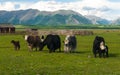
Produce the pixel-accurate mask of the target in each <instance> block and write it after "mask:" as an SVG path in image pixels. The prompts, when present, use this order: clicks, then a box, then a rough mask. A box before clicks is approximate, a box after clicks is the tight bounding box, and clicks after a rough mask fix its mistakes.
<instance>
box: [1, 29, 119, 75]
mask: <svg viewBox="0 0 120 75" xmlns="http://www.w3.org/2000/svg"><path fill="white" fill-rule="evenodd" d="M93 31H94V33H95V34H94V35H91V36H78V35H77V43H78V44H77V49H76V53H63V52H61V53H59V52H58V51H56V52H55V53H48V49H47V48H44V50H43V51H41V52H39V51H37V52H36V51H33V52H29V51H28V48H27V45H26V42H25V41H24V38H23V35H14V34H7V35H0V75H120V30H93ZM96 35H99V36H103V37H104V39H105V41H106V44H107V45H108V47H109V56H110V57H109V58H94V57H93V54H92V43H93V40H94V38H95V36H96ZM60 37H61V39H62V41H63V39H64V37H65V36H60ZM12 39H14V40H19V41H20V43H21V50H20V51H15V50H14V48H13V45H12V44H11V43H10V41H11V40H12ZM62 50H63V44H62Z"/></svg>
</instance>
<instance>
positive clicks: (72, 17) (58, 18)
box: [0, 9, 92, 25]
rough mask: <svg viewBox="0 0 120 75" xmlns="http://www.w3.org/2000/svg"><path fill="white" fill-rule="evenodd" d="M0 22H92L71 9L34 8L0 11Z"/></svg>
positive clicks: (30, 23)
mask: <svg viewBox="0 0 120 75" xmlns="http://www.w3.org/2000/svg"><path fill="white" fill-rule="evenodd" d="M0 23H13V24H25V25H63V24H73V25H76V24H92V22H91V21H90V20H89V19H87V18H85V17H84V16H82V15H81V14H79V13H77V12H74V11H71V10H59V11H55V12H46V11H38V10H35V9H28V10H18V11H0Z"/></svg>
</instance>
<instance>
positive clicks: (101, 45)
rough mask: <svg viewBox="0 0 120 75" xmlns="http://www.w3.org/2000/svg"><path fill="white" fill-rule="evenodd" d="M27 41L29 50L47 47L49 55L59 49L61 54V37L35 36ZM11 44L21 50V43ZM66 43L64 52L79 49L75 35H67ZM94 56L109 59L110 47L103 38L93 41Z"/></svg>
mask: <svg viewBox="0 0 120 75" xmlns="http://www.w3.org/2000/svg"><path fill="white" fill-rule="evenodd" d="M25 41H26V42H27V43H28V47H29V50H30V51H32V50H33V48H35V49H36V50H37V48H38V49H39V51H42V50H43V48H44V46H47V48H48V49H49V53H51V52H55V50H57V49H59V51H60V52H61V39H60V36H59V35H53V34H48V35H47V36H46V38H44V36H41V37H40V36H33V35H25ZM11 43H12V44H13V45H14V47H15V50H19V49H20V42H19V41H14V40H12V41H11ZM63 43H64V52H65V53H68V52H70V53H71V52H74V51H75V49H76V47H77V40H76V37H75V35H67V36H66V37H65V40H64V41H63ZM93 54H94V57H96V56H97V54H99V57H108V46H107V45H105V40H104V38H103V37H100V36H96V37H95V39H94V41H93Z"/></svg>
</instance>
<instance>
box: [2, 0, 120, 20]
mask: <svg viewBox="0 0 120 75" xmlns="http://www.w3.org/2000/svg"><path fill="white" fill-rule="evenodd" d="M112 1H113V0H112ZM119 5H120V2H111V1H109V0H76V1H75V2H73V1H69V2H66V1H65V2H63V1H58V0H36V1H35V2H30V1H29V2H27V1H25V2H15V1H14V2H10V1H9V0H7V2H2V3H0V10H8V11H11V10H20V9H23V10H24V9H30V8H32V9H38V10H40V11H56V10H60V9H64V10H74V11H76V12H79V13H80V14H82V15H95V16H98V17H103V18H107V19H113V18H116V17H117V16H120V14H119V13H120V11H119V10H120V7H119ZM115 12H119V13H117V14H116V13H115ZM109 14H110V15H109ZM111 17H113V18H111Z"/></svg>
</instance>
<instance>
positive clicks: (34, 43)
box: [25, 35, 41, 51]
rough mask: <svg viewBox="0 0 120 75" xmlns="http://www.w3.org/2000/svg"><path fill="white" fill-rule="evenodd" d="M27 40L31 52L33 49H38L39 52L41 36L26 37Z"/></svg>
mask: <svg viewBox="0 0 120 75" xmlns="http://www.w3.org/2000/svg"><path fill="white" fill-rule="evenodd" d="M25 40H26V41H27V43H28V47H29V49H30V51H32V50H33V48H36V51H37V48H39V49H40V45H41V39H40V37H39V36H33V35H25Z"/></svg>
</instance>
